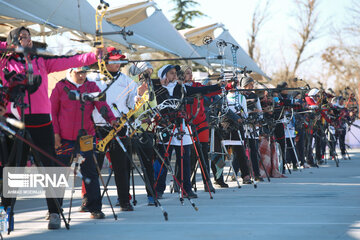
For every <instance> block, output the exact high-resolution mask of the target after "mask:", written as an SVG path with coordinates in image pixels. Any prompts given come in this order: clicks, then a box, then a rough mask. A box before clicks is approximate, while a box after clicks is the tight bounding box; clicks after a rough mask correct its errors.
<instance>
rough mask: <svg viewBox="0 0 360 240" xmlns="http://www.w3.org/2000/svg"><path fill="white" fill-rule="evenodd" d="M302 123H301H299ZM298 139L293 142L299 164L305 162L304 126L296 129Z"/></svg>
mask: <svg viewBox="0 0 360 240" xmlns="http://www.w3.org/2000/svg"><path fill="white" fill-rule="evenodd" d="M301 125H302V124H301ZM297 136H298V141H297V143H296V144H295V146H296V152H297V155H298V158H299V161H300V164H301V165H304V163H305V128H304V127H303V126H301V127H300V128H298V129H297Z"/></svg>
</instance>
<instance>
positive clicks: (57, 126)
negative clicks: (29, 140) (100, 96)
mask: <svg viewBox="0 0 360 240" xmlns="http://www.w3.org/2000/svg"><path fill="white" fill-rule="evenodd" d="M65 86H66V87H68V88H69V89H70V90H76V91H78V92H79V93H85V92H86V93H92V92H100V89H99V87H98V86H97V85H96V83H95V82H91V81H88V80H86V81H85V82H84V84H83V85H81V86H80V87H78V88H77V87H76V86H75V85H74V84H73V83H71V82H70V81H68V80H66V79H63V80H61V81H60V82H58V83H57V84H56V86H55V88H54V89H53V91H52V93H51V96H50V101H51V116H52V120H53V125H54V133H58V134H60V137H61V138H62V139H66V140H76V137H77V135H78V132H79V130H80V129H81V111H80V106H81V104H80V101H79V100H76V101H74V100H70V99H69V98H68V94H67V93H66V92H65V90H64V87H65ZM103 106H105V107H106V108H107V110H108V121H109V122H111V121H112V120H115V116H114V114H113V113H112V111H111V109H110V107H109V106H108V104H107V103H106V101H103V102H101V101H99V102H86V103H85V111H84V129H85V130H86V132H87V134H89V135H93V136H94V135H95V129H94V123H93V121H92V119H91V116H92V112H93V110H94V108H95V107H96V108H97V110H98V111H99V112H100V109H101V108H102V107H103Z"/></svg>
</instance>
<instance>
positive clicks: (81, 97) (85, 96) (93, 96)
mask: <svg viewBox="0 0 360 240" xmlns="http://www.w3.org/2000/svg"><path fill="white" fill-rule="evenodd" d="M64 91H65V92H66V93H67V94H68V97H69V99H70V100H74V101H76V100H77V101H82V102H97V101H105V100H106V94H105V93H101V92H92V93H79V92H78V91H76V90H70V89H69V88H68V87H66V86H65V87H64Z"/></svg>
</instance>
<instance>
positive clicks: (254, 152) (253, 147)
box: [248, 138, 260, 177]
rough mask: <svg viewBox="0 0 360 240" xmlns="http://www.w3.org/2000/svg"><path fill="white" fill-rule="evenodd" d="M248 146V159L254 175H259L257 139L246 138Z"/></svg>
mask: <svg viewBox="0 0 360 240" xmlns="http://www.w3.org/2000/svg"><path fill="white" fill-rule="evenodd" d="M248 143H249V148H250V159H251V163H252V167H253V171H254V175H255V177H259V176H260V169H259V161H260V159H259V155H258V154H259V152H258V149H259V139H253V138H248Z"/></svg>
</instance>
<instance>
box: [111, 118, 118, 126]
mask: <svg viewBox="0 0 360 240" xmlns="http://www.w3.org/2000/svg"><path fill="white" fill-rule="evenodd" d="M110 125H111V126H112V127H113V128H116V127H117V126H118V121H117V120H116V119H114V120H112V121H111V123H110Z"/></svg>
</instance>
